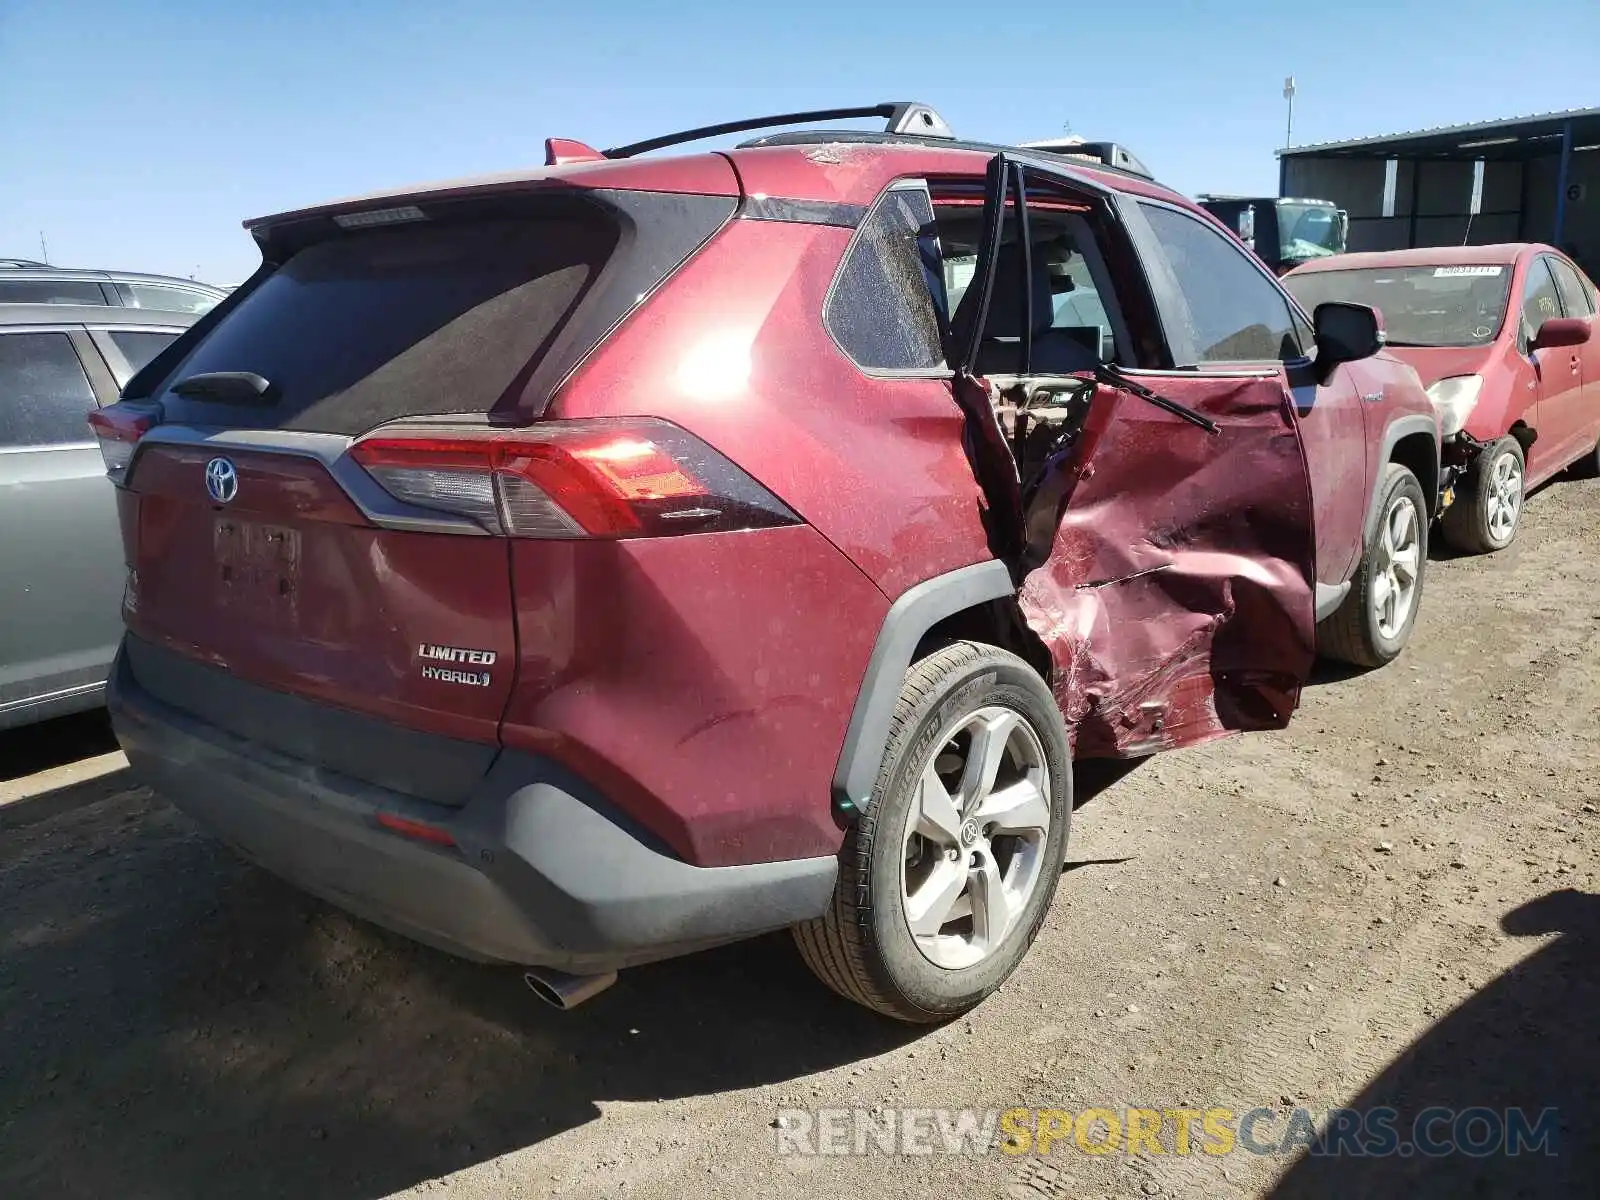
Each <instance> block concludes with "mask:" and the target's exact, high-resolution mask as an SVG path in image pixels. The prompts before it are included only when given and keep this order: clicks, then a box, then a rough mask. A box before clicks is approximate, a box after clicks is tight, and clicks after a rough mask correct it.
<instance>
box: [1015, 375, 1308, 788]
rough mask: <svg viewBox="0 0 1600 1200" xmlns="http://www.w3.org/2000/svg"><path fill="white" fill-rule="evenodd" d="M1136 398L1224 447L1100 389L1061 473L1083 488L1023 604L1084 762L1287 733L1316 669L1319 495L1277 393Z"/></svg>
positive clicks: (1238, 385) (1222, 386) (1171, 388)
mask: <svg viewBox="0 0 1600 1200" xmlns="http://www.w3.org/2000/svg"><path fill="white" fill-rule="evenodd" d="M1144 382H1145V383H1146V385H1147V386H1149V387H1152V388H1153V389H1154V390H1156V391H1158V392H1160V393H1161V394H1162V395H1164V396H1166V397H1168V398H1170V399H1172V400H1175V401H1177V402H1179V403H1181V404H1185V405H1187V406H1189V407H1190V408H1193V409H1195V410H1196V411H1199V412H1201V413H1204V414H1205V415H1206V416H1209V417H1211V418H1212V419H1213V420H1214V421H1216V422H1217V424H1218V425H1219V426H1220V429H1219V432H1218V433H1217V434H1214V435H1213V434H1208V433H1206V432H1205V431H1204V430H1201V429H1198V428H1196V427H1194V426H1193V425H1190V424H1188V423H1186V422H1184V421H1182V420H1180V419H1178V418H1176V417H1174V416H1171V415H1170V414H1168V413H1165V412H1162V411H1161V410H1159V409H1157V408H1155V407H1153V406H1151V405H1149V404H1146V403H1144V402H1142V401H1140V400H1138V399H1137V398H1135V397H1133V396H1131V395H1129V394H1127V393H1125V392H1120V391H1113V390H1110V389H1104V388H1102V389H1101V392H1100V394H1099V395H1098V396H1097V398H1096V400H1095V403H1096V404H1097V405H1101V404H1107V403H1109V404H1114V405H1115V406H1116V407H1115V410H1114V412H1113V413H1112V414H1111V415H1110V418H1109V419H1105V414H1104V413H1103V412H1102V413H1100V414H1095V416H1092V417H1091V419H1090V421H1089V426H1090V427H1091V429H1089V430H1086V433H1089V432H1091V431H1092V428H1093V427H1096V426H1098V427H1100V429H1101V430H1102V432H1100V435H1099V437H1098V439H1096V438H1094V437H1092V436H1086V437H1085V439H1084V442H1083V453H1082V454H1081V455H1078V456H1075V458H1074V459H1070V460H1068V461H1067V462H1066V463H1065V464H1063V466H1062V467H1061V468H1060V469H1063V470H1069V471H1076V472H1078V473H1079V479H1078V481H1077V483H1076V484H1075V485H1074V487H1073V489H1072V491H1071V494H1070V496H1069V497H1068V499H1067V501H1066V505H1065V512H1064V514H1063V516H1062V518H1061V520H1060V523H1059V525H1058V526H1057V529H1056V532H1055V537H1054V541H1053V544H1052V545H1051V548H1050V551H1049V555H1048V558H1047V559H1046V561H1045V562H1044V564H1043V565H1042V566H1040V567H1039V568H1038V569H1037V570H1034V571H1032V572H1031V573H1030V574H1029V575H1028V576H1027V577H1026V579H1024V581H1023V584H1022V587H1021V590H1020V593H1019V596H1018V599H1019V602H1020V604H1021V607H1022V611H1023V614H1024V616H1025V617H1026V619H1027V622H1028V624H1029V626H1030V627H1031V628H1032V629H1033V631H1034V632H1035V633H1036V634H1038V636H1039V637H1040V638H1041V639H1042V640H1043V642H1044V644H1045V646H1046V647H1047V648H1048V649H1049V652H1050V656H1051V659H1052V661H1053V663H1054V668H1055V670H1054V680H1053V688H1054V692H1055V696H1056V700H1057V703H1058V704H1059V705H1060V707H1061V710H1062V713H1063V714H1064V715H1065V717H1066V720H1067V725H1068V728H1069V729H1075V732H1076V753H1077V755H1078V756H1079V757H1133V756H1137V755H1142V754H1148V753H1151V752H1153V751H1156V750H1164V749H1171V748H1175V747H1178V746H1184V745H1191V744H1194V743H1196V742H1200V741H1205V740H1208V739H1211V738H1214V737H1219V736H1221V735H1223V734H1225V733H1229V732H1233V731H1236V730H1242V729H1267V728H1279V727H1282V726H1283V725H1285V724H1287V722H1288V719H1289V715H1290V713H1291V712H1292V711H1293V709H1294V707H1295V705H1296V704H1297V702H1298V699H1299V690H1300V685H1301V683H1302V682H1303V681H1304V680H1305V678H1306V676H1307V674H1308V673H1309V671H1310V667H1311V663H1312V659H1313V656H1314V646H1315V637H1314V619H1313V602H1312V587H1313V581H1314V578H1315V564H1314V535H1313V521H1312V507H1311V493H1310V486H1309V481H1308V477H1307V472H1306V465H1305V459H1304V453H1303V450H1302V445H1301V441H1300V438H1299V435H1298V432H1297V430H1296V428H1295V424H1294V418H1293V416H1292V413H1291V412H1290V408H1289V404H1288V399H1287V393H1286V392H1285V389H1284V387H1283V385H1282V382H1281V380H1280V379H1278V378H1277V377H1276V376H1255V377H1238V376H1233V377H1218V376H1209V375H1197V376H1193V377H1186V376H1171V375H1164V376H1161V377H1159V378H1150V379H1146V380H1144ZM1097 418H1098V419H1097Z"/></svg>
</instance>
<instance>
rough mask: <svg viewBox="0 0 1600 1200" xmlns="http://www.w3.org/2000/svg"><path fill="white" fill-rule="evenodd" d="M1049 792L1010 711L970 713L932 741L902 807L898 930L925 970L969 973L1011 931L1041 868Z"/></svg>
mask: <svg viewBox="0 0 1600 1200" xmlns="http://www.w3.org/2000/svg"><path fill="white" fill-rule="evenodd" d="M1050 787H1051V784H1050V769H1049V766H1048V764H1047V761H1046V759H1045V753H1044V747H1043V745H1042V744H1041V742H1040V740H1039V735H1038V734H1037V733H1036V732H1034V729H1033V727H1032V726H1031V725H1030V724H1029V723H1028V722H1027V720H1026V719H1024V718H1023V717H1022V716H1021V715H1020V714H1019V713H1017V712H1015V711H1013V710H1012V709H1009V708H1003V707H999V706H992V707H986V708H982V709H979V710H978V711H976V712H974V713H971V714H969V715H968V716H966V717H964V718H962V719H961V720H959V721H957V722H956V723H955V724H954V725H953V726H952V727H951V728H950V729H948V730H947V731H946V732H945V734H944V736H943V737H941V738H940V740H939V741H938V743H937V744H936V747H935V749H934V751H933V753H932V755H931V756H930V757H929V759H928V761H927V763H926V764H925V765H924V767H923V771H922V774H921V776H920V777H919V779H918V782H917V785H916V794H915V796H914V797H913V798H912V803H911V806H910V812H909V813H908V815H907V818H906V828H905V848H904V856H903V860H902V865H901V871H900V889H901V900H902V902H903V905H904V910H905V916H906V923H907V925H908V926H909V927H910V930H911V936H912V938H913V940H914V941H915V942H916V944H917V949H919V950H920V951H921V952H922V954H923V957H925V958H927V959H928V961H930V962H932V963H934V964H935V965H936V966H940V967H944V968H946V969H948V970H959V969H961V968H964V967H970V966H973V965H974V964H976V963H979V962H981V961H983V960H984V959H985V958H987V957H988V956H989V955H990V954H991V953H993V952H994V951H995V950H996V949H997V948H998V947H999V946H1000V945H1001V944H1002V943H1003V942H1004V941H1005V939H1006V937H1007V935H1009V934H1010V933H1011V931H1012V930H1013V929H1014V928H1016V925H1017V922H1018V921H1019V920H1020V919H1021V917H1022V914H1023V912H1024V911H1025V910H1026V909H1027V907H1028V901H1029V900H1030V899H1031V898H1032V896H1033V893H1034V889H1035V888H1036V887H1037V886H1038V884H1039V879H1040V877H1041V874H1042V871H1043V869H1044V865H1045V864H1044V863H1043V862H1042V851H1043V847H1044V844H1045V839H1046V835H1047V834H1048V832H1049V829H1050V795H1051V790H1050Z"/></svg>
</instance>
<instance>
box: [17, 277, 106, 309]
mask: <svg viewBox="0 0 1600 1200" xmlns="http://www.w3.org/2000/svg"><path fill="white" fill-rule="evenodd" d="M105 302H106V298H105V294H104V293H103V292H101V290H100V285H99V284H98V283H96V282H95V281H94V280H92V279H0V304H104V303H105Z"/></svg>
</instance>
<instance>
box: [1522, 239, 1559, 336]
mask: <svg viewBox="0 0 1600 1200" xmlns="http://www.w3.org/2000/svg"><path fill="white" fill-rule="evenodd" d="M1560 315H1561V296H1560V293H1559V292H1557V291H1556V281H1555V278H1554V277H1553V276H1552V275H1551V274H1550V260H1549V259H1548V258H1546V257H1545V256H1544V255H1542V254H1541V255H1540V256H1539V257H1538V258H1536V259H1534V260H1533V262H1531V263H1529V264H1528V277H1527V278H1526V279H1524V280H1523V281H1522V329H1523V333H1524V335H1525V336H1527V337H1532V336H1533V335H1534V334H1536V333H1538V332H1539V326H1541V325H1543V324H1544V323H1545V322H1546V321H1548V320H1549V319H1550V318H1551V317H1559V316H1560Z"/></svg>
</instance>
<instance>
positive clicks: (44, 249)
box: [39, 229, 50, 267]
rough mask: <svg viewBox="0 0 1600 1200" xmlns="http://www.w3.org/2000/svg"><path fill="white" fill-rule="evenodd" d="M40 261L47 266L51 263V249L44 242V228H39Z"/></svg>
mask: <svg viewBox="0 0 1600 1200" xmlns="http://www.w3.org/2000/svg"><path fill="white" fill-rule="evenodd" d="M39 261H40V262H42V263H44V265H45V266H47V267H48V266H49V265H50V249H49V247H48V246H46V245H45V244H44V230H42V229H41V230H39Z"/></svg>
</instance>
